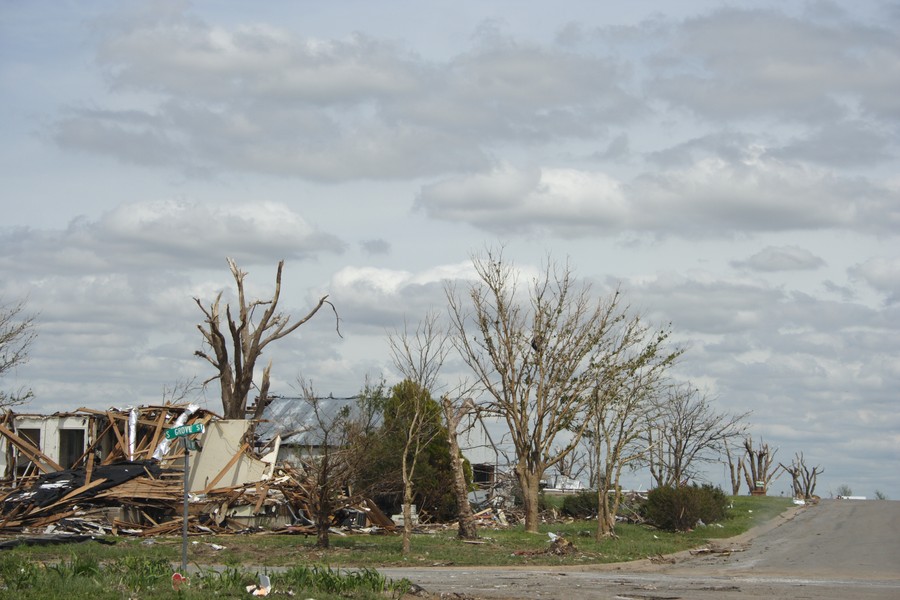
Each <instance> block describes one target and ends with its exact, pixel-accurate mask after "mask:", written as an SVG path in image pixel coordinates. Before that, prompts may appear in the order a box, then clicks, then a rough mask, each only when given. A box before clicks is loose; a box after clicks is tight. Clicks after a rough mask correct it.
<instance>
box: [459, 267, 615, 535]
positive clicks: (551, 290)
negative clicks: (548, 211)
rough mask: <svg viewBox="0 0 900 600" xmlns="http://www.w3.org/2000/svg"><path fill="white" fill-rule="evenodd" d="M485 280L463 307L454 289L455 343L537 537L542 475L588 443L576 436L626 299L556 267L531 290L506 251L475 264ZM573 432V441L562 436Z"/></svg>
mask: <svg viewBox="0 0 900 600" xmlns="http://www.w3.org/2000/svg"><path fill="white" fill-rule="evenodd" d="M472 264H473V266H474V268H475V273H476V275H477V280H476V281H475V282H474V283H472V284H471V285H470V286H469V287H468V290H467V292H468V293H467V296H468V298H467V299H466V300H464V299H463V297H461V296H460V295H459V294H458V293H457V292H456V290H455V289H454V288H453V287H452V286H448V288H447V298H448V302H449V304H450V319H451V322H452V324H453V329H454V335H453V338H452V339H453V343H454V345H455V346H456V348H457V350H458V351H459V354H460V356H461V358H462V360H463V361H464V362H465V363H466V364H467V365H468V366H469V368H470V369H471V370H472V372H473V373H474V377H475V382H476V383H477V384H478V386H479V387H480V388H482V389H484V390H485V393H486V395H487V396H488V397H489V402H488V404H489V405H490V406H489V408H490V409H491V410H492V411H493V412H494V413H496V414H497V415H499V416H500V417H501V418H502V419H504V420H505V421H506V424H507V426H508V428H509V433H510V439H511V442H512V445H513V448H514V451H515V461H516V463H515V467H514V470H515V474H516V478H517V479H518V482H519V484H520V486H521V489H522V495H523V502H524V510H525V530H526V531H528V532H531V533H536V532H537V530H538V499H539V491H540V482H541V479H542V478H543V476H544V472H545V471H546V470H547V469H549V468H552V467H554V466H555V465H556V464H557V463H559V462H560V461H561V460H563V459H564V458H565V457H566V456H567V455H568V454H569V453H570V452H571V451H572V450H573V449H574V448H575V447H576V446H577V445H578V443H579V442H580V440H581V437H582V434H583V432H584V429H585V428H586V427H587V421H586V420H582V423H581V425H580V426H577V427H576V426H574V423H575V421H576V420H577V419H578V416H579V415H580V414H582V413H583V412H584V410H583V409H584V405H585V403H586V402H587V397H588V394H589V391H590V389H591V388H592V387H593V385H594V382H595V377H594V374H595V372H596V370H597V368H598V365H599V359H600V357H601V356H602V354H603V344H602V340H603V339H604V337H605V336H607V335H608V333H609V331H610V329H611V328H612V327H613V325H614V324H615V323H617V322H619V321H620V320H621V319H622V316H621V314H620V312H619V299H620V296H619V293H618V292H616V293H614V294H612V295H611V296H609V297H606V298H596V297H594V296H593V295H592V293H591V290H590V287H589V286H587V285H579V284H578V282H577V281H576V278H575V276H574V274H573V272H572V269H571V268H570V267H569V266H568V265H564V266H561V265H558V264H556V263H554V262H552V261H550V260H548V261H547V263H546V264H545V265H544V268H543V269H542V270H541V271H540V272H539V273H538V274H537V276H535V277H534V279H533V280H532V281H531V284H530V285H529V286H527V288H526V289H524V290H523V289H522V287H521V286H520V285H519V272H518V271H517V270H516V269H514V268H513V266H512V265H511V264H510V263H509V262H507V261H505V260H504V258H503V255H502V251H490V250H489V251H488V252H487V253H486V255H484V256H474V257H473V259H472ZM563 432H567V433H565V434H564V433H563Z"/></svg>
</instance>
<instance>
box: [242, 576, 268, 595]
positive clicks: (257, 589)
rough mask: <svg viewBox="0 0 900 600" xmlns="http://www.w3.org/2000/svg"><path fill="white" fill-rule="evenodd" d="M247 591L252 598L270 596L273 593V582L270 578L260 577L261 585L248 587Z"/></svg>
mask: <svg viewBox="0 0 900 600" xmlns="http://www.w3.org/2000/svg"><path fill="white" fill-rule="evenodd" d="M247 591H248V592H250V594H251V595H252V596H268V595H269V593H270V592H271V591H272V582H271V581H270V580H269V576H268V575H260V576H259V583H258V584H256V585H248V586H247Z"/></svg>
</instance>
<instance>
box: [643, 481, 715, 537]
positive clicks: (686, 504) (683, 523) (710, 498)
mask: <svg viewBox="0 0 900 600" xmlns="http://www.w3.org/2000/svg"><path fill="white" fill-rule="evenodd" d="M727 506H728V498H727V497H726V496H725V492H723V491H722V490H721V489H720V488H717V487H713V486H711V485H709V484H706V485H703V486H698V485H691V486H684V487H658V488H656V489H654V490H652V491H651V492H650V494H649V495H648V496H647V503H646V504H645V505H644V517H645V518H646V519H647V520H648V521H649V522H650V523H652V524H653V525H655V526H656V527H659V528H660V529H664V530H666V531H687V530H689V529H693V528H694V527H696V526H697V523H698V522H700V521H703V522H704V523H715V522H716V521H721V520H722V519H724V518H725V511H726V508H727Z"/></svg>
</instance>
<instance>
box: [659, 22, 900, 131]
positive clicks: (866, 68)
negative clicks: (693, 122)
mask: <svg viewBox="0 0 900 600" xmlns="http://www.w3.org/2000/svg"><path fill="white" fill-rule="evenodd" d="M672 40H673V41H672V46H671V47H669V48H666V49H665V52H666V57H667V60H666V62H667V70H668V71H669V73H668V74H667V75H664V76H662V77H659V78H658V80H657V82H656V84H655V85H654V86H653V87H654V90H655V91H657V92H658V93H659V94H660V95H662V96H663V97H665V98H666V99H668V100H669V101H670V102H672V103H674V104H676V105H680V106H684V107H686V108H689V109H690V110H692V111H694V112H695V113H696V114H697V115H699V116H701V117H703V118H711V119H743V118H757V117H775V118H780V119H788V120H793V121H800V122H810V121H812V122H816V121H822V120H836V119H840V118H841V117H843V116H845V115H847V114H849V113H850V111H849V110H848V106H847V104H845V98H850V104H851V106H852V105H853V104H854V103H858V104H859V106H860V107H861V108H862V110H863V111H864V112H865V113H866V114H868V115H871V116H873V117H874V118H876V119H890V120H893V119H895V118H896V117H897V113H898V108H897V104H896V102H893V103H889V102H888V98H889V97H890V96H893V97H894V98H896V97H897V95H898V94H900V83H898V82H900V77H895V76H891V74H896V73H897V69H898V67H897V65H898V64H900V60H898V58H900V56H898V55H900V48H898V47H897V45H896V36H895V35H894V33H893V31H892V30H890V29H887V28H884V27H879V26H873V25H863V24H860V23H853V22H851V21H848V20H846V19H843V20H840V21H839V22H837V21H834V20H831V21H828V20H822V21H817V20H816V19H815V18H810V15H806V16H805V18H804V19H802V20H801V19H799V18H794V17H789V16H786V15H785V14H783V13H780V12H776V11H774V10H741V9H734V8H728V9H721V10H719V11H716V12H714V13H711V14H709V15H704V16H701V17H697V18H693V19H688V20H687V21H685V23H684V25H683V26H682V27H680V28H677V29H676V28H673V35H672ZM672 56H677V57H679V58H678V59H672V58H671V57H672Z"/></svg>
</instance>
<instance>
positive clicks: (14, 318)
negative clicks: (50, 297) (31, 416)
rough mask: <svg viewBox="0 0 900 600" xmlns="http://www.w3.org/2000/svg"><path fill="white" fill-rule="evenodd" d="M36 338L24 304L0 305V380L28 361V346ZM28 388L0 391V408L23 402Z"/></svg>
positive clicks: (34, 329)
mask: <svg viewBox="0 0 900 600" xmlns="http://www.w3.org/2000/svg"><path fill="white" fill-rule="evenodd" d="M35 337H37V329H36V325H35V317H34V315H30V314H27V313H26V312H25V301H24V300H21V301H19V302H14V303H9V304H3V303H0V378H2V377H3V376H4V375H6V374H7V373H8V372H10V371H12V370H14V369H15V368H17V367H20V366H22V365H24V364H25V363H26V362H28V354H29V351H30V350H31V344H32V342H34V339H35ZM32 397H33V393H32V391H31V390H30V389H25V388H22V389H19V390H18V391H16V392H4V391H3V390H0V408H3V407H7V406H15V405H18V404H22V403H24V402H27V401H28V400H30V399H31V398H32Z"/></svg>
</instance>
